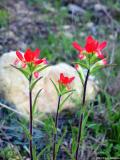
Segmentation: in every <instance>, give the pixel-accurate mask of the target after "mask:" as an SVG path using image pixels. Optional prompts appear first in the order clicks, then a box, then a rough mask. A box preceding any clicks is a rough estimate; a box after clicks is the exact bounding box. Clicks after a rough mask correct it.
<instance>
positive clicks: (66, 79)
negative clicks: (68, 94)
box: [58, 73, 75, 86]
mask: <svg viewBox="0 0 120 160" xmlns="http://www.w3.org/2000/svg"><path fill="white" fill-rule="evenodd" d="M74 79H75V77H70V78H69V77H65V76H64V74H63V73H61V74H60V79H59V80H58V82H59V83H60V84H63V85H65V86H66V85H68V84H70V83H71V82H72V81H73V80H74Z"/></svg>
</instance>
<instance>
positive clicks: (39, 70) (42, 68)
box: [35, 65, 50, 72]
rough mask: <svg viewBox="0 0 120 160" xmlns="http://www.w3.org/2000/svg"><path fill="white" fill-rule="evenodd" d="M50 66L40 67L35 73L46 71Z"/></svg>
mask: <svg viewBox="0 0 120 160" xmlns="http://www.w3.org/2000/svg"><path fill="white" fill-rule="evenodd" d="M49 66H50V65H45V66H43V67H38V68H37V69H36V70H35V71H36V72H41V71H42V70H44V69H46V68H47V67H49Z"/></svg>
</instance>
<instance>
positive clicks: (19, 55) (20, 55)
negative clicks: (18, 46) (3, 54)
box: [16, 51, 24, 61]
mask: <svg viewBox="0 0 120 160" xmlns="http://www.w3.org/2000/svg"><path fill="white" fill-rule="evenodd" d="M16 55H17V57H18V58H19V59H20V60H21V61H24V58H23V56H22V54H21V53H20V52H19V51H16Z"/></svg>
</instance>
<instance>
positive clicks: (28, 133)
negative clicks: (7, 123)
mask: <svg viewBox="0 0 120 160" xmlns="http://www.w3.org/2000/svg"><path fill="white" fill-rule="evenodd" d="M19 123H20V125H21V126H22V128H23V130H24V132H25V134H26V136H27V138H28V139H30V138H31V136H30V132H29V130H28V129H27V127H26V125H24V124H23V123H21V122H19Z"/></svg>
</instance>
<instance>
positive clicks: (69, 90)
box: [62, 89, 76, 96]
mask: <svg viewBox="0 0 120 160" xmlns="http://www.w3.org/2000/svg"><path fill="white" fill-rule="evenodd" d="M74 91H76V90H75V89H72V90H69V91H65V92H63V93H62V96H63V95H65V94H67V93H71V92H74Z"/></svg>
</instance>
